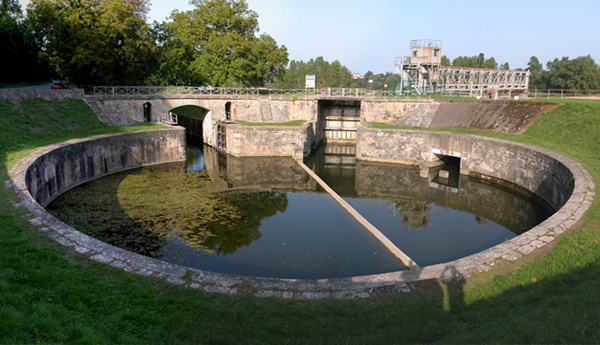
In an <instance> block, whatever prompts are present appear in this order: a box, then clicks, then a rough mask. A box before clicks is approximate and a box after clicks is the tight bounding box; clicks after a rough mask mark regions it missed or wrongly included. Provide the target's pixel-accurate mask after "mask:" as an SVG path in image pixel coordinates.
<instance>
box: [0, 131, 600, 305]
mask: <svg viewBox="0 0 600 345" xmlns="http://www.w3.org/2000/svg"><path fill="white" fill-rule="evenodd" d="M361 130H362V129H361ZM366 132H370V133H366V140H365V138H361V136H365V134H361V133H360V131H359V134H360V136H359V146H358V149H357V154H356V156H357V157H359V156H360V157H367V156H369V155H371V156H370V159H380V160H386V161H387V160H389V157H391V158H392V159H391V160H392V161H398V160H403V159H404V158H406V157H408V156H410V155H413V154H414V155H417V156H420V157H425V156H427V155H430V154H431V153H432V151H433V150H436V152H439V150H442V153H443V152H446V151H445V150H447V151H448V152H454V153H457V152H458V153H459V154H460V155H461V156H462V157H463V158H462V159H463V161H462V162H461V164H460V169H461V171H462V169H463V168H466V169H467V171H468V172H469V174H470V175H478V176H483V177H486V178H490V179H493V180H499V181H504V182H512V183H515V184H517V185H518V186H519V187H520V188H522V189H524V190H527V191H533V192H535V195H537V196H540V197H541V199H542V200H544V201H545V202H546V203H548V204H550V205H551V206H552V208H554V209H557V211H556V212H555V213H554V214H553V215H552V216H550V217H549V218H548V219H546V220H545V221H543V222H542V223H540V224H538V225H537V226H535V227H533V228H532V229H531V230H528V231H525V232H524V233H522V234H521V235H518V236H516V237H512V238H509V237H510V236H513V235H509V236H508V237H507V238H506V239H505V240H502V242H501V243H500V244H498V245H496V246H493V247H491V248H489V249H486V250H482V251H479V252H477V253H475V254H472V255H468V256H466V257H463V258H460V259H456V260H452V261H449V262H442V263H437V264H432V265H429V266H425V267H411V268H410V269H404V270H398V271H394V272H390V273H382V274H374V275H367V276H353V277H351V278H333V279H320V280H315V279H279V278H275V279H274V278H259V277H257V278H251V277H248V276H239V275H230V274H222V273H214V272H210V271H207V270H198V269H194V268H186V267H184V266H182V265H177V264H170V263H166V262H164V261H161V260H158V259H153V258H150V257H148V256H143V255H139V254H135V253H133V252H131V251H128V250H123V249H120V248H116V247H114V246H111V245H108V244H106V243H104V242H102V241H99V240H97V239H94V238H92V237H89V236H86V235H84V234H82V233H81V232H79V231H78V230H75V229H73V228H72V227H70V226H68V225H66V224H64V223H62V222H60V221H59V220H57V219H56V218H55V217H53V216H51V215H50V214H49V213H48V212H47V211H46V210H45V209H44V208H43V206H46V205H47V204H49V203H50V202H51V201H52V200H53V199H55V198H56V197H58V196H59V195H60V194H62V193H64V192H65V191H67V190H69V189H71V188H73V187H75V186H77V185H80V184H82V183H85V182H88V181H90V180H93V179H95V178H98V177H101V176H106V175H108V174H111V173H114V172H117V171H123V170H128V169H132V168H135V167H139V166H141V165H152V164H159V163H166V162H172V161H179V160H181V159H182V158H181V155H182V154H183V152H184V151H183V148H182V147H181V143H182V142H184V138H183V137H184V135H185V132H184V131H183V130H182V129H176V128H173V129H163V130H153V131H144V132H134V133H126V134H118V135H106V136H99V137H94V138H88V139H81V140H73V141H69V142H67V143H63V144H56V145H52V146H48V147H46V148H44V149H42V150H38V151H36V152H35V153H32V154H31V155H30V156H28V157H26V158H25V159H23V160H22V161H21V162H20V164H19V165H17V166H14V167H13V168H12V169H11V171H10V175H11V176H12V177H13V180H12V182H8V181H7V182H5V185H6V186H7V187H10V186H14V188H15V190H16V192H17V193H18V195H19V197H20V199H21V201H22V203H21V204H22V205H24V206H26V207H27V208H28V209H29V210H30V211H31V213H32V215H33V216H34V218H33V219H31V223H32V224H33V225H35V226H38V227H40V229H41V230H42V231H50V237H51V238H53V239H55V240H56V241H57V242H59V243H61V244H63V245H65V246H69V247H72V248H74V250H76V251H77V252H79V253H82V254H84V255H87V256H89V257H90V258H91V259H92V260H95V261H99V262H103V263H106V264H110V265H112V266H114V267H118V268H123V269H125V270H127V271H129V272H132V273H136V274H140V275H153V276H156V277H159V278H163V279H166V280H168V281H169V282H171V283H174V284H180V285H184V286H187V287H190V288H195V289H202V290H204V291H207V292H219V293H226V294H236V293H240V292H243V293H247V294H252V295H255V296H259V297H267V296H274V297H283V298H299V299H320V298H356V297H368V296H373V295H377V294H380V293H389V292H393V291H409V290H410V288H411V284H410V283H411V282H415V281H418V280H424V279H444V280H448V279H452V278H459V277H462V276H465V275H468V274H470V272H473V271H482V270H488V269H490V266H491V265H493V264H495V263H496V261H497V260H515V259H517V258H519V257H520V256H521V255H527V254H529V253H531V252H532V251H534V250H535V249H536V248H540V247H542V246H544V245H545V244H547V243H551V242H552V241H553V240H554V238H555V237H556V236H559V235H560V234H562V233H564V232H565V231H567V230H569V229H571V228H572V227H574V226H575V225H576V224H577V223H578V222H579V221H580V220H581V219H582V218H583V216H584V215H585V212H586V211H587V210H588V208H589V207H590V205H591V203H592V201H593V197H594V189H595V186H594V183H593V180H592V178H591V177H590V176H589V174H588V173H587V172H586V171H585V169H583V167H582V166H581V165H579V164H577V163H576V162H574V161H572V160H570V159H569V158H566V157H564V156H561V155H558V154H556V153H553V152H549V151H546V150H542V149H538V148H534V147H530V146H526V145H521V144H516V143H511V142H506V141H502V140H497V139H490V138H485V137H478V136H469V135H455V134H449V133H441V132H440V133H438V132H417V131H406V130H382V131H381V133H378V132H377V133H376V132H375V131H374V130H370V129H369V130H367V131H366ZM369 136H371V137H373V138H375V137H377V140H378V141H379V142H385V141H386V140H388V139H390V138H391V139H393V142H397V143H402V142H403V141H405V140H408V141H410V140H415V141H416V142H419V143H421V144H420V145H419V149H418V150H415V149H414V148H411V150H410V151H408V152H404V153H402V152H401V153H398V152H397V151H398V149H397V148H398V147H400V148H406V147H408V146H406V145H404V144H398V145H399V146H398V145H396V147H394V146H390V145H389V143H384V144H378V143H375V144H373V145H368V147H375V148H381V147H388V149H387V150H388V151H389V152H388V153H385V152H384V154H387V157H388V158H386V157H383V158H373V157H375V156H376V154H378V153H377V152H375V153H374V154H371V153H369V152H364V146H361V143H362V142H366V143H367V144H369V143H368V141H369V140H370V139H369ZM432 139H433V140H432ZM430 141H433V142H434V145H435V146H433V147H432V145H430V144H429V142H430ZM424 143H425V144H424ZM458 146H461V147H458ZM459 150H462V151H459ZM178 152H179V153H178ZM405 154H406V157H404V155H405ZM178 155H179V156H178ZM398 157H402V159H398ZM203 159H204V161H205V162H206V164H205V165H206V166H207V167H217V166H218V165H219V164H218V160H219V157H218V156H210V155H209V156H205V157H203ZM250 160H252V159H250ZM406 161H408V162H415V159H414V158H413V159H412V160H411V157H408V158H407V159H406ZM231 162H232V163H231V164H232V165H234V164H237V163H235V162H234V161H231ZM227 163H228V169H227V173H225V171H223V170H217V173H216V174H214V173H213V175H212V176H213V181H221V182H223V183H221V186H222V187H226V188H225V189H227V188H229V190H228V191H227V190H225V189H223V190H221V191H220V192H219V193H216V194H215V195H221V196H222V197H223V198H227V197H228V196H229V195H232V194H239V195H240V196H241V195H244V194H247V192H248V190H246V191H244V190H243V188H239V189H238V190H235V188H236V186H239V187H241V186H244V183H245V182H244V180H243V179H242V178H241V177H239V176H237V175H229V172H230V171H236V170H235V169H230V168H231V166H229V160H228V161H227ZM463 163H464V164H463ZM494 167H495V168H496V169H494ZM178 169H180V170H183V171H185V167H184V166H179V168H178ZM192 170H193V169H192ZM330 170H331V169H330ZM333 170H336V169H333ZM337 170H339V173H341V174H346V173H347V171H346V169H337ZM140 171H144V170H140ZM207 171H211V172H214V171H215V170H214V169H207ZM253 171H260V172H262V173H268V171H269V170H267V169H262V168H261V167H260V166H256V167H255V169H254V170H253ZM287 171H288V173H291V174H295V173H296V172H297V170H295V169H291V168H290V169H287ZM355 171H356V173H358V172H361V171H363V169H362V168H358V169H356V170H355ZM492 171H495V172H496V173H494V174H492V173H491V172H492ZM317 172H318V173H319V174H320V175H321V176H323V178H324V179H325V180H326V181H327V174H322V172H319V171H317ZM188 175H189V174H188ZM259 176H260V175H255V176H254V177H252V178H251V180H252V181H253V182H254V183H255V186H254V187H253V189H252V190H253V191H256V190H263V191H264V190H267V189H268V188H267V187H265V186H261V184H262V183H263V182H265V181H268V183H269V185H270V186H272V187H271V191H270V192H269V195H272V194H273V193H281V192H285V193H292V194H296V193H298V192H300V193H305V188H304V187H306V186H307V185H311V184H313V185H314V183H313V182H311V180H310V179H307V180H300V181H296V182H297V183H296V187H294V188H289V185H288V183H289V181H288V180H285V179H283V180H281V181H279V180H276V179H274V176H268V174H267V175H266V178H265V180H264V181H263V180H261V179H260V178H259ZM333 176H335V174H333ZM367 176H373V174H367ZM355 179H356V180H357V181H359V180H363V181H364V177H363V176H362V173H361V174H360V175H357V174H355ZM461 179H462V178H461ZM388 180H390V181H392V180H393V178H389V179H388ZM449 180H450V179H449ZM327 182H329V183H331V181H327ZM429 182H430V183H429V187H428V188H426V189H425V190H429V191H436V193H437V191H438V190H440V191H441V190H444V189H452V188H455V187H452V186H450V185H448V184H446V183H445V182H444V181H441V182H442V183H439V182H440V181H438V182H436V181H434V180H431V181H429ZM279 183H281V185H279ZM458 183H459V186H458V187H456V189H458V190H460V189H461V188H462V186H463V184H462V183H463V182H462V181H461V180H460V179H459V182H458ZM331 184H332V186H333V187H334V188H335V189H336V190H338V193H339V194H341V195H342V196H344V198H345V199H346V200H349V202H353V201H356V202H355V203H354V206H355V207H356V208H357V209H360V208H361V207H360V204H361V203H375V204H376V205H375V210H377V211H378V212H382V211H381V210H382V207H381V205H377V203H385V204H386V205H389V202H388V201H389V200H394V202H396V201H397V200H401V199H400V198H399V196H398V195H393V196H392V197H391V198H390V197H388V196H383V195H379V194H378V193H380V191H378V190H377V189H376V188H374V187H373V186H369V184H368V183H367V184H362V185H363V186H367V187H365V188H360V189H358V188H354V190H355V191H356V195H353V194H347V193H345V192H344V188H346V187H347V186H346V185H337V186H336V185H335V184H334V183H331ZM359 185H360V184H359ZM168 186H169V185H168V184H165V185H163V187H164V188H167V187H168ZM354 187H356V185H355V186H354ZM315 190H316V192H315ZM346 190H352V188H348V189H346ZM319 191H320V189H319V187H316V186H313V187H312V191H311V192H310V195H317V196H318V197H319V198H320V197H324V194H319V193H318V192H319ZM252 193H255V192H251V193H250V194H252ZM370 193H373V194H377V196H373V195H369V194H370ZM358 194H361V195H360V198H359V197H357V195H358ZM482 194H485V193H482ZM111 195H112V196H114V195H115V194H114V193H113V194H111ZM448 195H450V194H448ZM459 195H460V194H459ZM532 195H533V194H532ZM117 196H118V194H117ZM293 198H294V197H293ZM293 198H292V199H293ZM363 199H366V201H365V200H363ZM373 200H374V201H373ZM385 200H388V201H385ZM115 204H117V205H118V203H115ZM433 204H435V205H436V206H441V207H442V209H443V210H445V209H446V208H451V207H446V206H444V205H441V204H442V202H439V201H438V202H437V203H432V205H433ZM438 204H440V205H438ZM398 205H400V206H401V207H400V209H401V211H402V215H403V216H402V217H399V218H396V219H402V220H404V222H403V221H400V222H399V223H396V224H397V227H396V228H395V230H396V231H397V232H398V233H402V231H404V232H405V233H408V234H414V233H424V232H426V233H427V231H428V229H430V228H426V227H422V226H419V225H418V223H414V222H416V221H417V220H418V219H421V220H422V219H423V218H420V217H412V218H411V217H407V218H405V217H404V216H405V211H406V212H408V210H412V211H417V210H420V209H421V208H420V207H415V206H410V203H402V202H396V204H395V209H396V210H395V211H394V207H390V213H391V214H392V218H394V214H395V215H396V216H397V215H398V214H399V212H398V211H399V210H398ZM405 206H406V207H405ZM471 206H472V207H479V206H480V205H473V204H471ZM73 207H77V205H73ZM286 208H287V207H286ZM497 211H498V210H492V209H491V208H490V212H492V213H493V212H497ZM361 212H363V213H364V214H365V215H366V216H368V214H369V212H370V211H368V210H362V211H361ZM436 212H438V211H434V208H433V207H432V208H431V213H432V215H431V216H430V218H429V219H430V223H433V222H434V220H435V219H436V218H435V217H436V216H435V213H436ZM461 212H462V211H461ZM509 213H510V212H507V214H505V215H503V216H501V217H496V218H495V217H492V216H489V215H483V216H480V217H476V216H474V215H476V214H479V213H478V212H474V213H471V215H469V216H468V217H471V218H472V219H474V221H473V220H472V222H475V223H477V224H490V223H491V222H493V223H497V224H500V225H502V226H503V227H505V228H508V229H510V227H508V226H506V225H507V223H504V222H503V221H502V219H504V220H506V219H509V220H510V221H509V223H510V222H512V221H514V220H515V219H518V217H510V216H509ZM276 214H277V213H276ZM408 214H415V213H414V212H408ZM500 214H502V212H500ZM128 216H129V215H128ZM130 218H131V217H130ZM268 219H270V217H267V220H268ZM427 219H428V218H427V217H425V221H427ZM431 219H434V220H431ZM373 222H374V223H375V222H376V221H373ZM261 223H262V221H261ZM410 223H412V225H414V226H413V228H410V227H408V226H407V224H410ZM445 223H446V225H449V224H450V222H448V221H447V222H445ZM285 225H286V226H287V225H289V224H285ZM377 226H378V227H382V228H383V227H384V226H381V225H379V224H377ZM132 229H133V228H132ZM406 229H409V230H408V231H405V230H406ZM133 230H135V229H133ZM392 230H394V229H392ZM398 230H399V231H398ZM423 230H425V231H423ZM144 231H147V230H144ZM382 231H384V230H383V229H382ZM385 231H387V230H385ZM513 231H516V232H517V233H519V232H520V231H519V230H513ZM511 232H512V231H511ZM429 233H432V234H433V231H429ZM387 235H388V236H389V237H390V238H391V237H393V234H392V235H391V234H390V233H387ZM515 235H516V234H515ZM436 236H437V235H436ZM157 237H159V236H157ZM161 238H163V239H164V237H161ZM155 248H159V249H160V246H156V247H155ZM474 250H475V251H476V250H477V249H474ZM407 251H408V250H407ZM149 256H153V255H149ZM422 265H423V264H422Z"/></svg>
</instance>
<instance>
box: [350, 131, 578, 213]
mask: <svg viewBox="0 0 600 345" xmlns="http://www.w3.org/2000/svg"><path fill="white" fill-rule="evenodd" d="M440 156H451V157H458V158H460V172H461V174H469V175H477V176H478V177H482V178H489V179H496V180H499V181H506V182H509V183H510V184H514V185H517V186H519V187H522V188H524V189H525V190H527V191H529V192H531V193H534V194H535V195H537V196H539V197H540V198H541V199H542V200H544V201H545V202H546V203H548V205H550V206H552V207H553V208H554V209H555V210H558V209H559V208H561V207H562V206H563V205H564V204H565V203H566V202H567V200H568V199H569V197H570V196H571V194H572V192H573V189H574V188H575V179H574V177H573V172H572V171H571V170H570V169H569V168H568V167H567V166H565V165H564V164H563V163H562V162H561V160H563V159H562V158H559V156H558V155H556V154H555V153H553V152H549V151H544V150H541V149H538V148H534V147H530V146H526V145H522V144H518V143H514V142H508V141H504V140H499V139H494V138H488V137H480V136H475V135H465V134H453V133H448V132H428V131H414V130H402V129H375V128H367V127H366V126H363V127H361V128H360V129H359V131H358V140H357V144H356V157H357V159H359V160H372V161H380V162H393V163H403V164H414V165H422V164H423V163H425V164H427V163H432V162H435V161H436V160H439V157H440Z"/></svg>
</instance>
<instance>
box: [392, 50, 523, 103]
mask: <svg viewBox="0 0 600 345" xmlns="http://www.w3.org/2000/svg"><path fill="white" fill-rule="evenodd" d="M410 49H411V55H410V56H404V57H397V58H396V59H395V61H394V65H395V67H396V72H397V73H398V74H400V76H401V80H402V81H401V83H400V85H399V87H398V88H397V89H396V90H395V91H396V93H398V94H404V93H411V94H412V92H413V91H415V92H416V93H418V94H420V95H422V94H436V93H459V92H460V93H464V92H468V93H471V94H472V93H475V94H479V95H483V93H484V92H485V93H486V94H487V95H488V96H491V97H493V98H497V97H498V92H517V93H518V92H522V91H526V90H527V89H528V88H529V71H522V70H501V69H484V68H467V67H449V66H441V49H442V41H439V40H431V39H422V40H412V41H410Z"/></svg>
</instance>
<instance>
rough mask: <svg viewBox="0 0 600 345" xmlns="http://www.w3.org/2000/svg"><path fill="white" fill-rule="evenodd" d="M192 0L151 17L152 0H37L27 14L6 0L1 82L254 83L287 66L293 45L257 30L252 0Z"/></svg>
mask: <svg viewBox="0 0 600 345" xmlns="http://www.w3.org/2000/svg"><path fill="white" fill-rule="evenodd" d="M190 3H191V4H192V5H193V9H191V10H189V11H177V10H176V11H173V12H172V13H171V16H170V18H169V19H168V20H167V21H166V22H163V23H158V22H156V21H155V22H154V23H152V24H148V23H147V14H148V12H149V5H150V3H149V0H32V1H31V3H30V5H29V6H28V8H27V16H26V17H24V16H23V13H22V9H21V8H20V5H19V3H18V1H17V0H1V3H0V4H1V5H0V38H1V39H2V46H3V47H5V49H6V50H7V51H5V52H4V54H2V55H1V58H2V62H5V63H6V64H5V65H3V66H10V67H11V68H10V69H9V72H10V73H7V74H3V75H0V82H13V81H17V80H19V81H23V80H35V79H36V78H37V80H39V79H40V78H41V79H44V78H46V77H54V78H60V79H67V80H69V81H70V82H73V83H75V84H77V85H85V84H92V85H102V84H106V85H145V84H153V85H167V84H168V85H175V84H179V85H198V86H202V85H211V86H246V87H249V86H262V85H264V84H265V83H266V82H269V81H272V80H273V79H274V78H275V77H277V76H279V75H281V74H283V73H284V72H285V68H286V66H287V64H288V53H287V49H286V47H285V46H282V45H281V46H280V45H278V44H277V42H275V40H274V39H273V38H272V37H270V36H269V35H266V34H262V35H257V32H258V29H259V28H258V15H257V14H256V12H254V11H252V10H250V9H249V8H248V5H247V3H246V2H245V1H244V0H240V1H235V0H191V1H190ZM24 57H26V58H24ZM31 66H37V67H39V70H38V69H37V67H36V71H33V70H32V68H31ZM3 69H4V68H3ZM44 69H45V70H44Z"/></svg>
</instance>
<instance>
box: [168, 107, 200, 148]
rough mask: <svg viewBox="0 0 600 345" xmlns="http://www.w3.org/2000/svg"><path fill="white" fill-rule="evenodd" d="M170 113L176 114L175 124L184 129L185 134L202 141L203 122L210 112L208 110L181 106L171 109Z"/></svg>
mask: <svg viewBox="0 0 600 345" xmlns="http://www.w3.org/2000/svg"><path fill="white" fill-rule="evenodd" d="M170 112H171V113H174V114H177V123H178V124H179V125H180V126H183V127H185V129H186V132H187V134H189V135H192V136H194V137H196V138H199V139H200V140H202V137H203V122H204V119H205V118H206V116H207V115H208V113H209V112H210V110H209V109H206V108H203V107H200V106H197V105H182V106H179V107H176V108H173V109H171V110H170Z"/></svg>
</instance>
